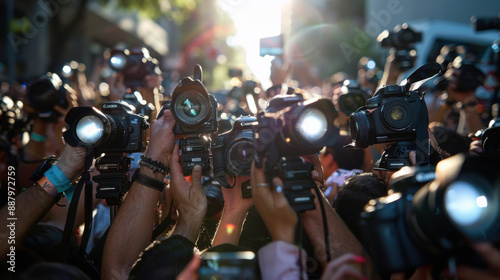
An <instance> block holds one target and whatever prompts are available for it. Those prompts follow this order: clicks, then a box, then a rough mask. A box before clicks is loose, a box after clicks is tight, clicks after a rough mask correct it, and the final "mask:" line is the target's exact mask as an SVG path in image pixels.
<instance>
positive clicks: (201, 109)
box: [158, 64, 218, 176]
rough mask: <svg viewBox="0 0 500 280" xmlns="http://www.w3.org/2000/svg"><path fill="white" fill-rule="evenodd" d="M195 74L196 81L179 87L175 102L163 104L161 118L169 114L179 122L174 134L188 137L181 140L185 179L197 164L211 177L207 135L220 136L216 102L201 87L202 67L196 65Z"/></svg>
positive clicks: (173, 98)
mask: <svg viewBox="0 0 500 280" xmlns="http://www.w3.org/2000/svg"><path fill="white" fill-rule="evenodd" d="M193 72H194V75H193V76H194V79H192V78H191V77H186V78H184V79H182V80H181V81H180V82H179V83H178V84H177V86H176V88H175V89H174V91H173V92H172V99H171V100H166V101H164V102H163V104H162V105H163V107H162V109H161V110H160V113H159V115H158V116H162V115H163V110H170V111H171V112H172V115H173V117H174V119H175V121H176V123H175V127H174V134H177V135H187V137H186V138H182V139H180V140H179V146H180V149H181V151H182V159H181V161H182V167H183V170H184V176H189V175H191V173H192V170H193V167H194V166H195V165H197V164H201V166H202V169H203V175H205V176H208V175H209V173H210V156H209V150H210V142H211V141H210V137H209V136H208V134H212V133H214V132H217V128H218V122H217V100H216V99H215V97H214V96H213V95H211V94H209V93H208V91H207V89H206V88H205V86H204V85H203V84H202V80H203V73H202V69H201V66H200V65H198V64H197V65H195V67H194V71H193ZM202 135H203V136H202Z"/></svg>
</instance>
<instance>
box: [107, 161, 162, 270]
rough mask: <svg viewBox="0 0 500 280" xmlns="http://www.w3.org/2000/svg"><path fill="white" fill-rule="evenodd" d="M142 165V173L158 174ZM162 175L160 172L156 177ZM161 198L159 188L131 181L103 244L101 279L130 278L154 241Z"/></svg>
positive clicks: (148, 174)
mask: <svg viewBox="0 0 500 280" xmlns="http://www.w3.org/2000/svg"><path fill="white" fill-rule="evenodd" d="M143 169H144V170H143ZM143 169H141V173H143V174H144V175H146V176H150V177H153V176H155V175H154V174H153V172H152V171H149V170H148V169H147V168H143ZM159 177H161V175H160V176H157V179H158V178H159ZM158 198H159V192H158V191H157V190H154V189H152V188H149V187H147V186H143V185H141V184H139V183H136V182H134V183H132V186H131V188H130V191H129V192H128V194H127V196H126V198H125V200H124V201H123V203H122V205H121V207H120V209H119V211H118V214H117V216H116V218H115V219H114V221H113V223H112V224H111V227H110V229H109V233H108V237H107V239H106V244H105V246H104V254H103V265H102V279H127V278H128V275H129V273H130V270H131V269H132V265H133V264H134V262H135V261H136V260H137V258H138V257H139V254H140V253H141V252H142V251H143V250H144V249H145V248H146V247H147V246H148V244H149V243H150V241H151V236H152V233H153V223H154V217H155V210H156V203H157V201H158Z"/></svg>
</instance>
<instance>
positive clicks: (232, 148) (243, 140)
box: [212, 116, 257, 187]
mask: <svg viewBox="0 0 500 280" xmlns="http://www.w3.org/2000/svg"><path fill="white" fill-rule="evenodd" d="M256 122H257V118H255V117H250V116H241V117H239V118H237V119H236V120H235V121H234V123H233V127H232V129H231V130H229V131H227V132H224V133H222V134H220V135H219V136H217V137H216V138H215V139H214V140H213V141H212V158H213V171H214V177H215V179H216V180H218V181H219V182H220V183H221V185H222V186H223V187H229V186H228V184H227V180H226V175H234V176H250V169H251V167H252V161H253V158H254V153H255V149H254V146H253V144H254V138H253V126H254V125H256Z"/></svg>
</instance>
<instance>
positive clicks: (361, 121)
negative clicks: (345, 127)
mask: <svg viewBox="0 0 500 280" xmlns="http://www.w3.org/2000/svg"><path fill="white" fill-rule="evenodd" d="M349 127H350V133H351V138H352V140H353V141H354V142H355V146H356V147H359V148H367V147H368V146H370V145H371V144H373V142H374V140H373V139H374V138H375V137H374V136H375V135H374V131H373V124H372V122H371V120H370V116H369V113H367V112H366V111H361V112H356V113H352V114H351V116H350V117H349Z"/></svg>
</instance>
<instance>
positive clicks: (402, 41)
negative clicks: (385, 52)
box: [377, 23, 422, 71]
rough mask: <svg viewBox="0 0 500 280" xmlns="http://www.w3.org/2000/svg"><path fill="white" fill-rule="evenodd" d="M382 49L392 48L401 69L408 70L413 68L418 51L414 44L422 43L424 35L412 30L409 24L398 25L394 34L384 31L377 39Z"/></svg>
mask: <svg viewBox="0 0 500 280" xmlns="http://www.w3.org/2000/svg"><path fill="white" fill-rule="evenodd" d="M377 41H378V42H379V43H380V46H381V47H386V48H391V54H394V56H395V62H397V63H398V64H399V65H400V67H401V69H402V70H403V71H404V70H408V69H411V68H412V67H413V64H414V63H415V57H416V55H417V51H416V50H415V49H414V48H413V44H414V43H417V42H420V41H422V33H421V32H416V31H414V30H413V29H411V28H410V27H409V26H408V24H407V23H403V24H402V25H397V26H396V27H394V30H393V32H389V31H388V30H384V31H383V32H382V33H380V34H379V36H378V37H377Z"/></svg>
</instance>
